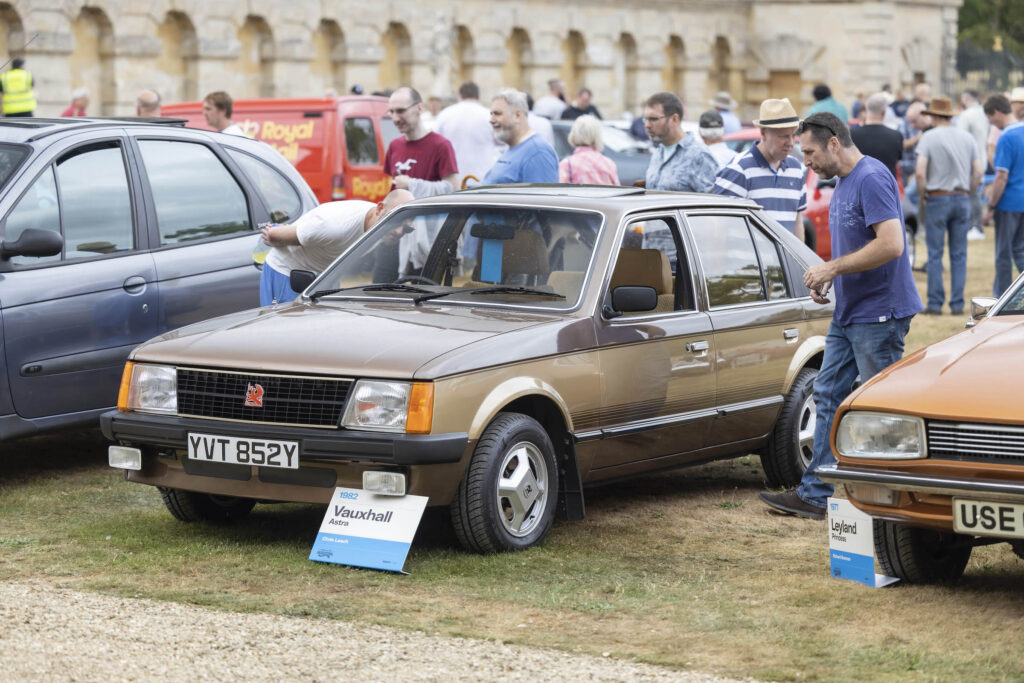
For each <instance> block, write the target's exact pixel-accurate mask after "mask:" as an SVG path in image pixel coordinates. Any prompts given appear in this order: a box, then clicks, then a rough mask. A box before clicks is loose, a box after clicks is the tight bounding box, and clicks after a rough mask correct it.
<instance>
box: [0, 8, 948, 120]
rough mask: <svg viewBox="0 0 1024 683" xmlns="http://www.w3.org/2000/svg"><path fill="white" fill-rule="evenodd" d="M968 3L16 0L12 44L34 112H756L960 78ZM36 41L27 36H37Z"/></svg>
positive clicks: (5, 35) (2, 30)
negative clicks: (233, 106) (716, 102)
mask: <svg viewBox="0 0 1024 683" xmlns="http://www.w3.org/2000/svg"><path fill="white" fill-rule="evenodd" d="M961 1H962V0H875V1H872V2H863V1H858V0H561V1H560V2H552V1H551V0H420V2H415V3H409V2H397V1H396V0H218V1H217V2H208V1H207V0H90V1H83V0H7V1H0V57H2V58H3V59H6V58H8V57H16V56H24V57H25V58H26V68H28V69H29V70H30V71H31V72H32V73H33V74H34V76H35V80H36V94H37V97H38V100H39V107H38V109H37V116H51V115H57V114H58V113H59V112H60V111H61V110H62V109H63V108H64V107H66V106H67V103H68V102H69V95H70V92H71V90H72V89H73V88H76V87H86V88H88V89H89V91H90V93H91V97H92V104H91V105H90V107H89V113H91V114H103V115H116V114H131V113H134V99H135V95H136V93H138V92H139V91H140V90H143V89H146V88H151V89H156V90H157V91H158V92H160V93H161V95H162V97H163V99H164V101H165V102H175V101H182V100H194V99H199V98H201V97H202V96H203V95H204V94H205V93H207V92H210V91H213V90H227V91H228V92H230V93H231V94H232V96H234V97H236V98H244V97H299V96H319V95H322V94H323V93H324V92H325V91H327V90H329V89H333V90H336V91H337V92H342V93H343V92H346V91H347V90H348V89H349V88H350V87H351V86H352V85H353V84H359V85H361V86H362V87H363V89H364V90H365V91H366V92H371V91H373V90H378V89H385V88H394V87H396V86H398V85H402V84H412V85H414V86H415V87H417V88H418V89H419V90H420V91H421V92H422V93H423V94H424V96H428V95H438V96H442V97H446V98H447V97H453V95H454V91H455V89H456V88H457V86H458V84H459V83H461V82H463V81H465V80H474V81H476V82H477V83H478V84H479V85H480V87H481V90H482V91H483V92H484V93H489V92H493V91H495V90H497V89H498V88H500V87H503V86H513V87H517V88H520V89H525V90H528V91H530V92H532V93H533V94H535V95H536V96H539V95H542V94H544V93H545V91H546V85H545V84H546V81H547V80H548V79H549V78H553V77H561V78H562V79H563V80H565V81H566V82H567V84H568V85H569V87H570V89H573V90H574V89H575V88H578V87H583V86H586V87H589V88H590V89H591V90H593V92H594V98H595V100H594V101H595V103H596V104H597V106H598V107H599V108H600V109H601V110H602V112H604V113H605V115H606V117H609V116H611V117H617V116H619V115H621V114H622V112H623V111H627V110H628V111H632V112H636V111H638V106H639V103H640V102H642V100H643V99H644V98H645V97H646V96H647V95H649V94H650V93H652V92H655V91H658V90H672V91H675V92H678V93H679V94H680V95H681V96H682V97H683V99H684V101H685V102H686V103H687V105H688V118H696V117H697V115H698V114H699V112H700V111H701V110H703V109H705V108H706V105H707V100H708V99H709V98H710V97H711V95H713V94H714V92H716V91H718V90H728V91H729V92H731V93H732V95H733V97H735V98H736V99H737V100H739V101H740V103H741V114H742V115H743V116H744V117H745V118H748V119H749V118H751V117H752V116H753V115H754V114H756V110H757V104H758V103H759V102H760V101H761V99H763V98H765V97H769V96H774V97H783V96H785V97H789V98H791V99H792V100H793V101H794V103H796V104H797V108H798V109H800V110H802V109H804V108H806V106H808V105H809V104H810V103H811V101H812V97H811V89H812V88H813V86H814V85H815V84H816V83H819V82H825V83H828V84H829V85H830V86H831V87H832V89H833V92H834V94H835V95H836V97H837V98H839V99H841V100H843V101H847V102H848V101H850V100H851V99H852V98H853V97H854V96H855V94H856V93H858V92H865V93H869V92H871V91H873V90H877V89H878V88H879V87H880V86H881V85H882V84H883V83H891V84H893V86H894V87H896V86H898V85H904V86H909V85H911V84H913V83H915V82H919V81H922V80H924V81H928V82H930V83H932V84H933V85H935V86H938V87H935V88H934V90H936V91H938V92H941V91H942V90H943V88H942V84H943V83H949V82H952V76H953V68H954V64H953V59H954V55H955V48H956V28H957V9H958V7H959V5H960V4H961ZM26 43H28V44H27V45H26Z"/></svg>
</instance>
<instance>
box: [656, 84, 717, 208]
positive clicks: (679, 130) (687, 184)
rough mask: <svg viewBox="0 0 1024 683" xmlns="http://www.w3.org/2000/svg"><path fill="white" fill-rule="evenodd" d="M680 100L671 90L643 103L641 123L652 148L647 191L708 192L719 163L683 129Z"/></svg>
mask: <svg viewBox="0 0 1024 683" xmlns="http://www.w3.org/2000/svg"><path fill="white" fill-rule="evenodd" d="M682 120H683V102H682V100H680V99H679V98H678V97H676V96H675V95H674V94H672V93H670V92H659V93H655V94H653V95H651V96H650V97H649V98H647V101H646V102H644V126H645V127H646V128H647V134H648V135H650V136H651V141H652V142H653V143H654V149H653V151H652V152H651V161H650V163H648V164H647V175H646V177H645V187H646V188H647V189H648V190H672V191H675V192H711V187H712V186H713V185H714V184H715V173H716V172H718V162H717V161H715V158H714V157H713V156H711V152H709V151H708V149H707V147H705V146H704V145H703V144H701V142H700V141H699V140H697V138H696V137H695V136H693V135H687V134H686V131H684V130H683V126H682V123H681V122H682Z"/></svg>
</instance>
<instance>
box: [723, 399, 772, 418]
mask: <svg viewBox="0 0 1024 683" xmlns="http://www.w3.org/2000/svg"><path fill="white" fill-rule="evenodd" d="M783 400H784V399H783V398H782V396H769V397H768V398H759V399H757V400H756V401H744V402H743V403H730V404H729V405H726V406H718V414H719V415H731V414H732V413H742V412H744V411H747V410H756V409H758V408H765V407H767V406H772V405H776V404H778V403H782V402H783Z"/></svg>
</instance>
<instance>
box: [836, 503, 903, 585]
mask: <svg viewBox="0 0 1024 683" xmlns="http://www.w3.org/2000/svg"><path fill="white" fill-rule="evenodd" d="M828 540H829V562H830V566H831V570H832V576H833V577H834V578H837V579H847V580H849V581H857V582H859V583H863V584H864V585H866V586H872V587H875V588H880V587H882V586H888V585H889V584H891V583H895V582H896V581H898V580H899V579H895V578H893V577H891V576H884V575H882V574H876V573H875V537H874V525H873V524H872V522H871V516H870V515H866V514H864V513H863V512H861V511H860V510H858V509H857V508H856V507H854V505H853V503H851V502H850V501H848V500H846V499H845V498H829V499H828Z"/></svg>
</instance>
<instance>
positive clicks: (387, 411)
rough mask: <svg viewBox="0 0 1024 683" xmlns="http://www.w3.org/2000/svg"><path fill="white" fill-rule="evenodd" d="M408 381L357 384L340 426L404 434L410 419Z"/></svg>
mask: <svg viewBox="0 0 1024 683" xmlns="http://www.w3.org/2000/svg"><path fill="white" fill-rule="evenodd" d="M410 393H412V384H410V383H409V382H379V381H371V380H365V379H361V380H359V381H358V382H356V385H355V387H353V389H352V394H351V395H350V396H349V399H348V406H347V407H346V408H345V416H344V417H343V418H342V419H341V426H342V427H346V428H348V429H369V430H375V431H381V432H404V431H405V422H406V420H407V419H408V416H409V394H410Z"/></svg>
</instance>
